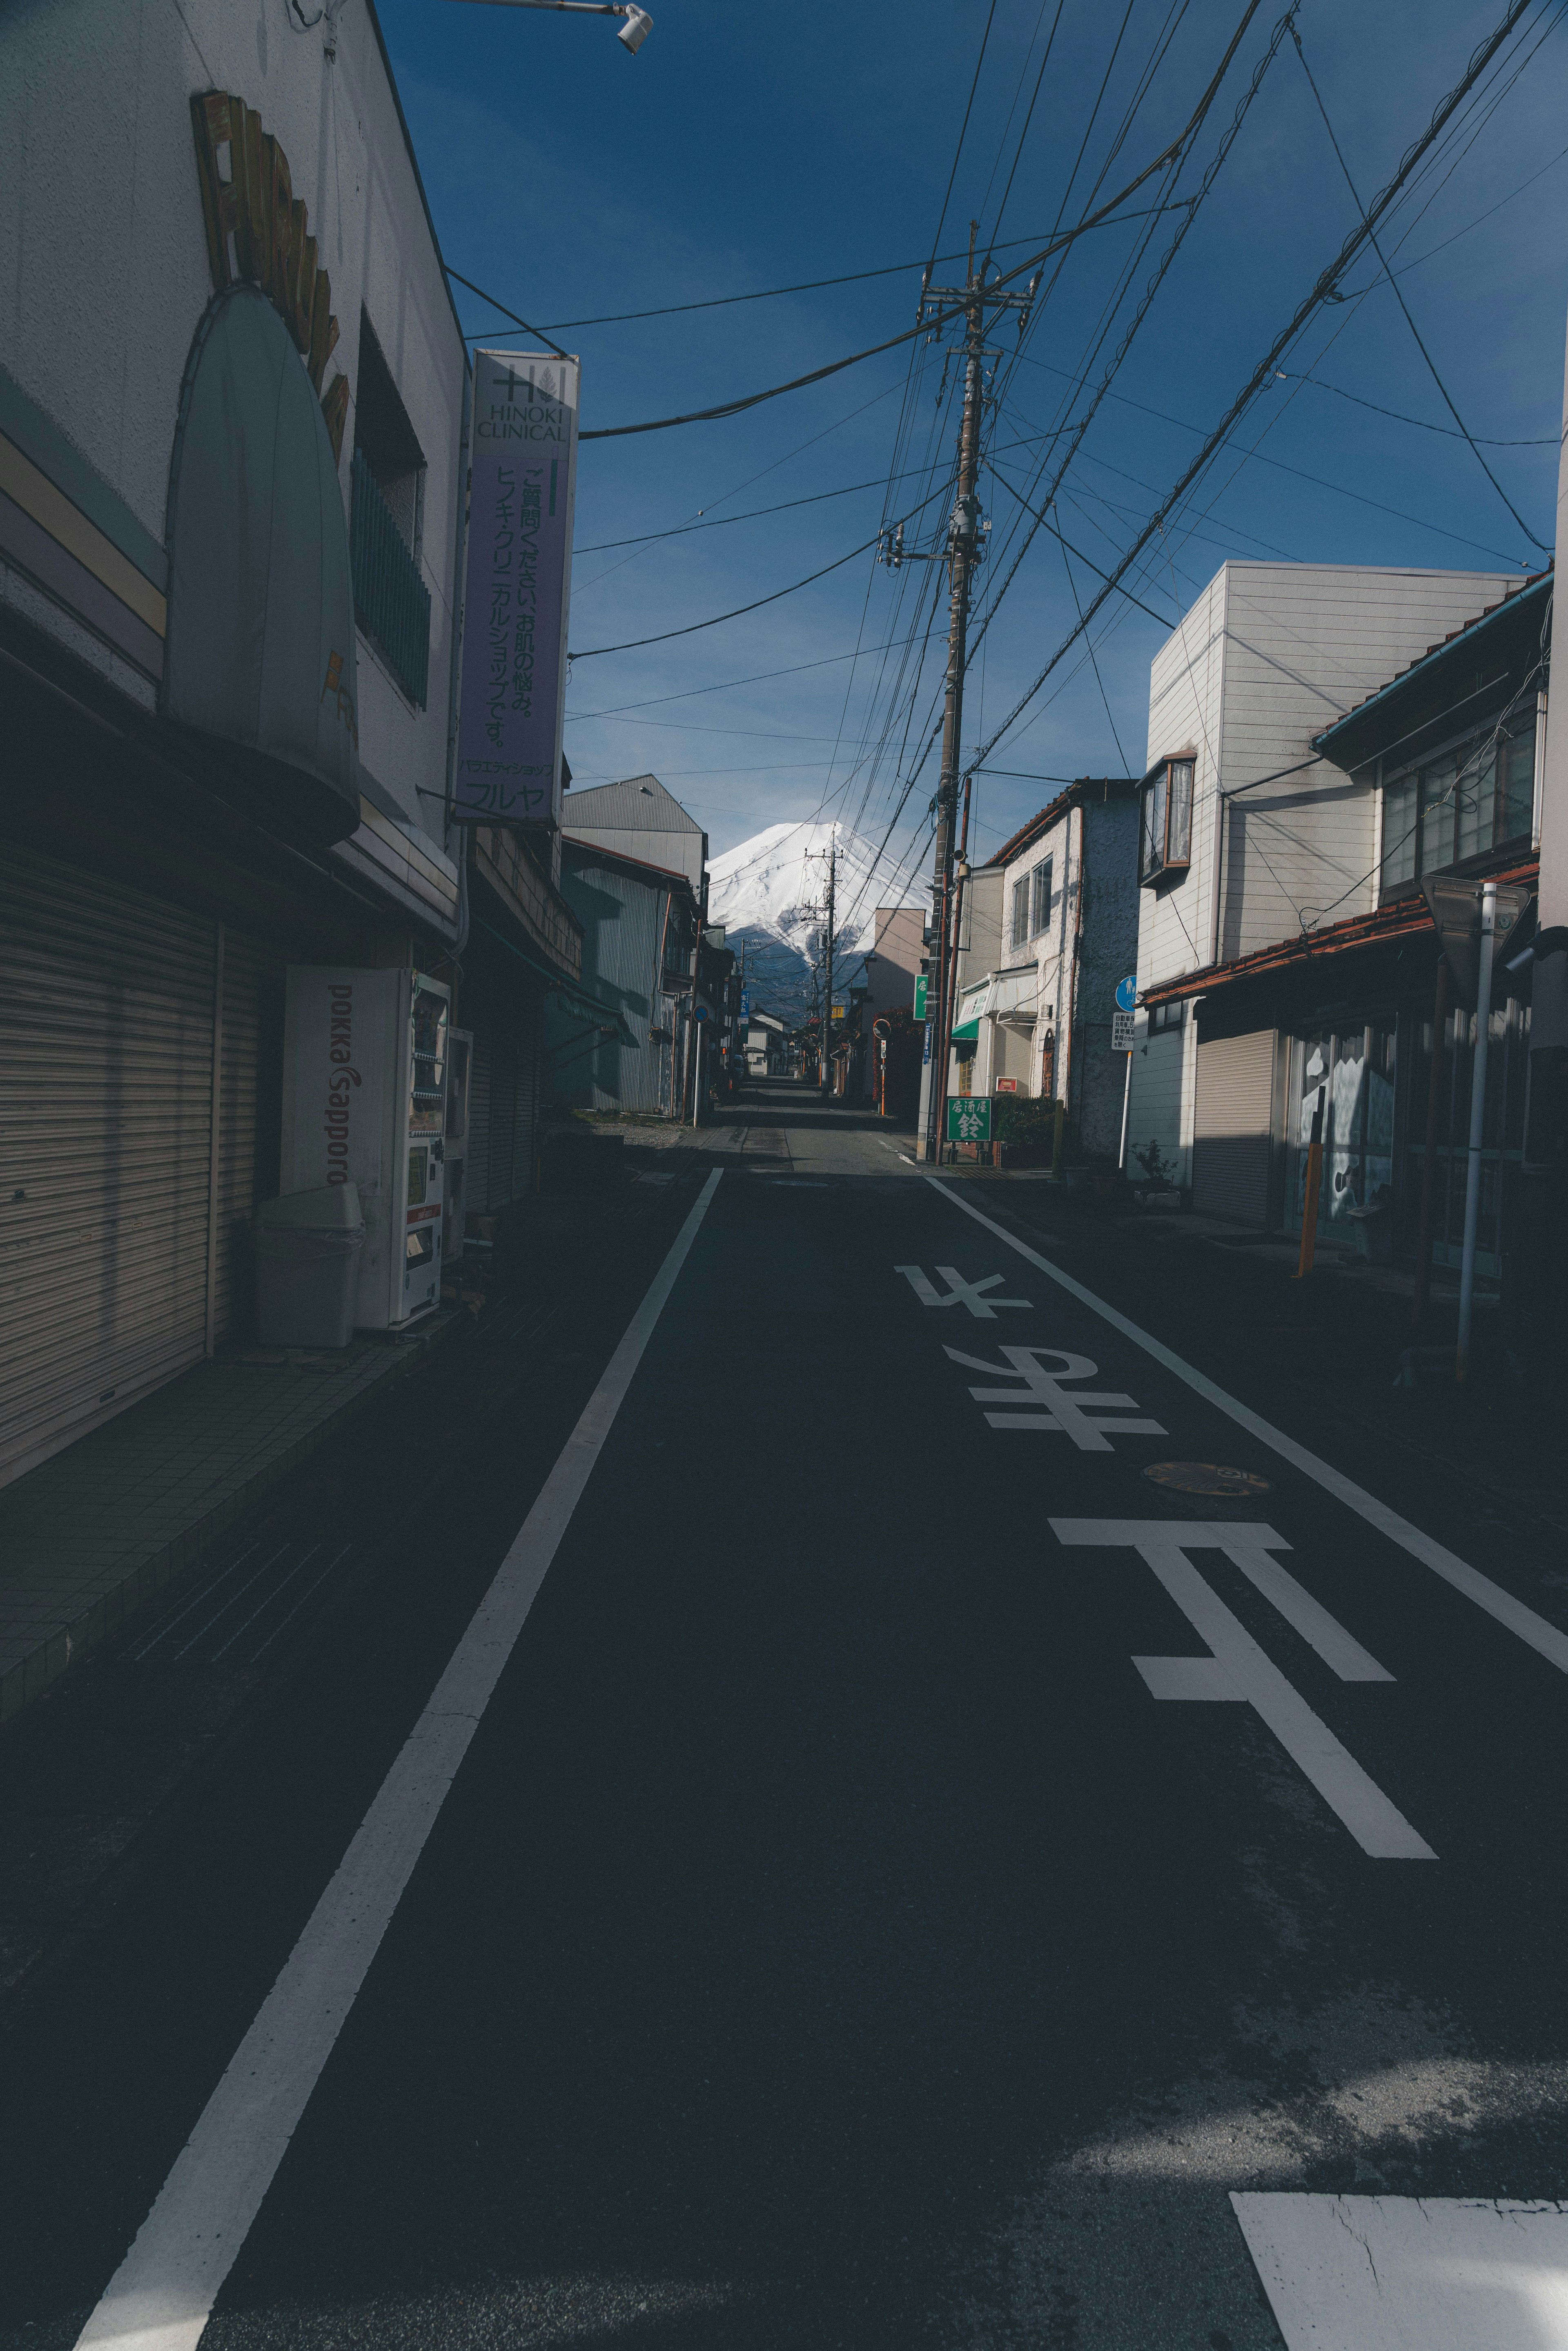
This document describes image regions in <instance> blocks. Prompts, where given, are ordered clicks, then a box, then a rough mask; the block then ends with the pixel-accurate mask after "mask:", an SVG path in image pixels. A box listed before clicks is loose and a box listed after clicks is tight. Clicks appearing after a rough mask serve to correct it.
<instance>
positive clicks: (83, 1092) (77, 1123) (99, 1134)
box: [0, 845, 217, 1479]
mask: <svg viewBox="0 0 1568 2351" xmlns="http://www.w3.org/2000/svg"><path fill="white" fill-rule="evenodd" d="M216 940H217V926H216V925H215V924H214V923H213V922H212V921H210V920H204V918H202V917H201V916H199V915H195V914H188V913H186V912H184V911H183V909H182V908H179V907H176V906H172V905H168V904H163V903H162V902H161V901H160V900H158V899H156V898H152V897H150V896H149V895H147V894H146V893H144V892H142V891H140V890H135V889H132V888H131V887H129V886H128V885H126V884H124V883H115V882H110V881H107V880H101V879H99V878H98V877H97V876H95V875H92V874H89V873H84V872H79V871H78V870H76V869H74V868H72V867H70V866H68V865H65V864H62V863H60V862H58V861H57V860H55V859H53V858H48V857H44V856H40V855H38V854H37V853H35V852H32V851H29V850H26V849H21V848H17V847H16V846H14V845H7V847H6V849H5V856H4V859H3V860H0V1122H3V1125H4V1131H5V1154H4V1165H5V1176H4V1182H3V1184H0V1315H3V1317H4V1330H5V1348H4V1360H3V1364H0V1479H4V1478H7V1477H14V1476H16V1474H18V1472H19V1471H21V1470H22V1469H24V1468H27V1467H28V1466H29V1465H30V1463H32V1462H33V1461H35V1460H40V1459H42V1458H45V1456H47V1454H49V1453H52V1452H55V1451H57V1449H58V1447H60V1446H61V1445H63V1444H66V1443H68V1441H69V1440H70V1438H71V1437H75V1436H77V1435H78V1434H80V1433H81V1432H82V1431H83V1430H84V1429H86V1428H88V1427H90V1426H92V1425H93V1424H94V1423H95V1422H98V1421H101V1420H106V1419H108V1418H109V1417H110V1416H111V1414H112V1413H114V1412H117V1411H119V1410H120V1409H122V1408H123V1406H124V1405H126V1404H127V1403H128V1402H130V1401H131V1399H132V1398H133V1397H135V1396H137V1395H142V1394H145V1393H146V1391H147V1390H149V1389H150V1388H153V1387H156V1386H157V1385H158V1384H160V1383H161V1382H162V1381H163V1380H166V1379H168V1378H169V1377H170V1376H171V1375H172V1374H173V1373H175V1372H177V1371H179V1370H180V1369H182V1368H183V1366H184V1365H185V1364H191V1363H193V1362H195V1361H196V1360H197V1358H198V1357H199V1356H200V1355H201V1353H202V1352H203V1348H204V1343H205V1329H206V1289H207V1197H208V1177H209V1168H210V1145H211V1126H212V1047H213V1012H214V977H215V961H216Z"/></svg>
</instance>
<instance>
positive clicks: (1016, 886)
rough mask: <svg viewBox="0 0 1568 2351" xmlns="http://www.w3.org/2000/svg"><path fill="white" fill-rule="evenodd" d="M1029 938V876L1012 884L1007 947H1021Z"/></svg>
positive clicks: (1026, 875)
mask: <svg viewBox="0 0 1568 2351" xmlns="http://www.w3.org/2000/svg"><path fill="white" fill-rule="evenodd" d="M1028 937H1029V875H1028V874H1027V873H1026V874H1025V875H1024V877H1023V880H1022V881H1021V882H1015V883H1013V917H1012V925H1011V927H1010V929H1009V932H1008V945H1009V946H1014V947H1021V946H1023V944H1024V942H1025V940H1026V939H1027V938H1028Z"/></svg>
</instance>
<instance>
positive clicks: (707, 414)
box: [464, 0, 1523, 441]
mask: <svg viewBox="0 0 1568 2351" xmlns="http://www.w3.org/2000/svg"><path fill="white" fill-rule="evenodd" d="M1260 5H1261V0H1248V6H1247V8H1246V10H1245V12H1244V14H1243V16H1242V19H1241V24H1240V26H1239V28H1238V30H1237V33H1236V35H1235V37H1234V38H1233V39H1232V41H1231V43H1230V45H1229V47H1228V48H1227V50H1226V53H1225V56H1224V57H1223V58H1222V59H1221V61H1220V66H1219V70H1218V73H1217V74H1216V75H1215V76H1214V78H1213V79H1212V80H1211V81H1210V82H1209V85H1208V87H1207V89H1206V90H1205V91H1204V93H1203V96H1202V97H1201V98H1200V99H1199V100H1198V103H1197V108H1196V110H1194V112H1193V114H1192V116H1191V117H1190V119H1189V120H1188V121H1187V122H1186V123H1185V124H1184V125H1183V127H1182V129H1181V130H1180V131H1178V132H1177V133H1176V137H1175V138H1174V139H1173V140H1171V141H1169V143H1168V144H1167V145H1166V146H1165V147H1164V148H1162V149H1161V151H1160V152H1159V153H1158V154H1157V155H1156V156H1155V157H1154V159H1153V161H1152V162H1148V163H1145V166H1144V168H1143V170H1142V171H1141V172H1138V173H1137V175H1136V177H1135V178H1134V179H1131V180H1129V181H1128V183H1127V184H1126V186H1125V187H1124V188H1122V189H1121V190H1119V191H1118V193H1116V194H1115V195H1113V196H1111V197H1109V198H1108V199H1107V200H1106V202H1105V203H1104V204H1102V205H1101V206H1100V208H1099V210H1098V211H1097V212H1093V213H1091V214H1088V215H1087V216H1086V217H1085V218H1084V219H1082V220H1081V221H1080V222H1078V224H1077V225H1076V226H1075V227H1072V228H1070V229H1064V230H1062V231H1061V233H1060V234H1053V235H1052V236H1051V240H1050V242H1049V243H1048V244H1047V245H1046V246H1044V247H1043V248H1042V249H1041V250H1040V251H1039V252H1037V253H1034V254H1031V255H1030V258H1029V259H1028V260H1027V261H1019V262H1016V263H1015V264H1014V266H1013V267H1012V268H1011V269H1009V270H1004V271H1003V272H1002V273H1001V275H1000V276H999V277H997V278H996V280H995V281H994V284H995V285H996V286H1006V285H1008V284H1009V283H1010V282H1011V280H1012V279H1013V278H1015V277H1028V276H1029V275H1030V273H1031V272H1032V271H1035V270H1038V269H1039V268H1040V266H1041V264H1042V263H1044V262H1047V261H1049V260H1050V258H1051V255H1052V254H1053V253H1060V252H1061V251H1062V250H1063V249H1064V248H1065V247H1066V246H1069V245H1071V243H1072V242H1073V240H1074V239H1075V238H1076V237H1080V236H1083V235H1087V234H1088V232H1089V231H1090V230H1091V229H1092V228H1098V227H1099V226H1100V225H1101V224H1102V223H1103V222H1104V221H1107V220H1109V219H1110V218H1111V216H1112V214H1113V213H1116V212H1117V211H1119V209H1120V207H1121V206H1122V205H1123V204H1125V203H1126V201H1127V198H1128V197H1129V196H1131V195H1134V194H1135V193H1136V192H1137V191H1138V189H1139V188H1141V187H1142V186H1143V185H1144V183H1145V181H1147V180H1152V179H1153V178H1154V176H1155V173H1156V172H1162V171H1164V170H1165V168H1166V165H1167V164H1169V163H1171V162H1175V160H1176V158H1177V156H1179V155H1180V153H1181V152H1182V151H1183V149H1184V148H1185V147H1186V143H1187V141H1188V140H1189V139H1190V138H1191V137H1192V136H1193V134H1194V132H1195V131H1197V128H1198V126H1199V124H1200V123H1201V122H1202V120H1203V119H1204V116H1205V115H1206V114H1207V111H1208V109H1209V107H1210V106H1211V105H1212V104H1213V102H1214V97H1215V93H1216V91H1217V90H1218V87H1219V84H1220V82H1221V81H1222V80H1223V79H1224V77H1225V73H1226V70H1227V68H1228V65H1229V62H1230V59H1231V57H1232V56H1233V55H1234V54H1235V49H1236V45H1237V42H1239V40H1240V38H1241V35H1242V33H1243V32H1244V31H1245V30H1246V28H1247V26H1249V24H1250V23H1251V21H1252V18H1253V16H1255V15H1256V14H1257V11H1258V9H1259V7H1260ZM1521 5H1523V0H1521ZM464 283H465V284H466V283H467V280H466V279H465V280H464ZM500 307H501V306H500V305H498V304H497V308H500ZM511 315H513V316H515V315H516V314H515V313H512V314H511ZM963 316H964V309H963V306H962V304H957V305H955V306H954V307H952V308H948V309H945V310H936V311H933V312H932V313H931V314H930V315H929V316H928V317H926V318H925V319H924V320H923V321H922V322H921V323H920V324H919V325H918V326H915V327H910V328H907V329H905V330H904V333H903V334H901V335H890V336H889V337H888V339H887V340H886V341H885V342H881V343H873V344H871V345H870V346H869V347H868V348H867V349H866V350H863V351H851V352H850V353H849V354H848V356H847V357H846V358H844V359H841V360H829V362H828V364H827V365H826V366H825V367H820V368H813V369H812V370H811V371H810V373H809V374H807V375H800V376H794V377H792V378H791V379H790V381H789V382H788V383H776V384H770V385H769V386H768V389H767V390H766V391H765V392H750V393H748V394H747V397H746V398H745V399H742V400H731V401H726V402H721V403H720V405H719V406H718V407H716V408H696V409H692V410H690V411H689V412H687V413H685V414H684V415H681V416H655V417H651V418H650V419H649V420H648V421H647V422H646V423H643V424H602V425H600V426H598V427H596V429H595V430H594V431H592V432H590V433H580V434H579V435H578V438H579V440H580V441H612V440H618V439H621V438H622V437H623V436H624V435H625V434H629V433H664V432H667V431H668V430H669V428H670V427H671V426H672V425H675V424H706V423H711V422H712V421H713V420H715V419H716V418H718V417H724V416H738V415H739V414H740V413H742V411H743V410H746V409H748V408H756V407H757V406H758V405H759V403H760V402H763V401H765V400H777V399H779V397H780V396H781V394H783V393H784V392H800V391H802V390H803V389H804V388H805V386H806V385H808V384H812V383H820V382H821V381H822V379H823V377H824V376H830V375H837V374H838V373H839V372H840V371H841V369H844V368H848V367H858V366H859V365H860V363H861V361H862V360H870V359H875V358H876V357H877V355H878V353H879V352H881V351H891V350H895V349H896V348H897V346H898V345H900V344H901V343H907V342H913V341H914V340H915V337H916V336H920V335H926V334H932V333H936V332H939V331H940V330H941V329H942V328H944V327H946V326H947V325H948V324H949V323H950V322H951V321H952V320H953V319H959V318H962V317H963ZM528 331H529V332H530V333H533V332H534V331H535V330H534V329H532V328H530V329H528ZM552 348H553V346H552Z"/></svg>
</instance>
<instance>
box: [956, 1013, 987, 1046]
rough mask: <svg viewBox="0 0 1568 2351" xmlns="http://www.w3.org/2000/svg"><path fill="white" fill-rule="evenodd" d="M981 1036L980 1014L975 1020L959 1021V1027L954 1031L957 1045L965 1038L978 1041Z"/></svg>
mask: <svg viewBox="0 0 1568 2351" xmlns="http://www.w3.org/2000/svg"><path fill="white" fill-rule="evenodd" d="M979 1034H980V1019H979V1015H978V1013H977V1014H976V1016H975V1018H974V1019H973V1020H960V1021H959V1023H958V1026H957V1027H956V1029H954V1031H953V1042H954V1043H955V1044H957V1043H958V1042H959V1040H961V1039H962V1038H965V1037H973V1038H975V1039H976V1040H978V1038H979Z"/></svg>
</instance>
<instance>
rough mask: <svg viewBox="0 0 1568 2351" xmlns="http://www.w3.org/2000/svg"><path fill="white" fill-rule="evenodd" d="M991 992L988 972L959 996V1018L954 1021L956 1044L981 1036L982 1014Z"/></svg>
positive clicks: (954, 1040) (954, 1039)
mask: <svg viewBox="0 0 1568 2351" xmlns="http://www.w3.org/2000/svg"><path fill="white" fill-rule="evenodd" d="M990 992H991V975H990V973H989V972H988V973H987V974H986V977H985V978H984V979H979V980H974V981H972V982H971V983H970V985H969V986H968V987H966V988H965V989H964V990H963V992H962V993H961V995H960V996H959V998H958V1003H957V1008H956V1009H957V1019H956V1020H955V1021H954V1023H953V1042H954V1043H955V1044H962V1043H964V1042H965V1041H966V1040H968V1039H971V1038H977V1037H978V1036H979V1033H980V1015H981V1014H982V1013H983V1012H984V1011H985V1009H986V1004H987V999H988V997H989V995H990Z"/></svg>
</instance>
